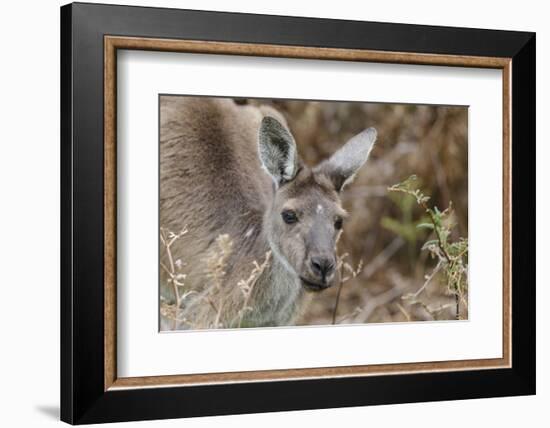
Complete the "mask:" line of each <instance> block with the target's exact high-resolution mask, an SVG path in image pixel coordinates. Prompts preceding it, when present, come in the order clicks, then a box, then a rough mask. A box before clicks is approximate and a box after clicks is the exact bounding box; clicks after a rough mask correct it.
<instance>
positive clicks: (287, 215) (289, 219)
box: [281, 210, 298, 224]
mask: <svg viewBox="0 0 550 428" xmlns="http://www.w3.org/2000/svg"><path fill="white" fill-rule="evenodd" d="M281 217H283V221H284V222H285V223H286V224H293V223H296V222H297V221H298V217H297V216H296V213H295V212H294V211H292V210H284V211H283V212H282V213H281Z"/></svg>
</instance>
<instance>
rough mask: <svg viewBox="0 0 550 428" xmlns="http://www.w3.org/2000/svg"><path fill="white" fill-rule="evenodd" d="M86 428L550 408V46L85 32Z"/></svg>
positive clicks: (78, 340) (73, 167) (66, 161)
mask: <svg viewBox="0 0 550 428" xmlns="http://www.w3.org/2000/svg"><path fill="white" fill-rule="evenodd" d="M61 106H62V109H61V131H62V134H61V168H62V169H61V195H62V198H61V199H62V206H61V213H62V218H61V222H62V228H61V229H62V234H61V244H62V245H61V247H62V257H61V259H62V262H61V273H62V275H61V276H62V282H61V418H62V420H63V421H66V422H69V423H71V424H84V423H98V422H116V421H129V420H144V419H163V418H178V417H189V416H201V415H222V414H231V413H233V414H235V413H249V412H269V411H281V410H298V409H314V408H327V407H344V406H362V405H372V404H389V403H406V402H416V401H435V400H451V399H465V398H478V397H496V396H510V395H527V394H534V393H535V258H534V254H535V221H534V220H535V219H534V217H535V214H534V213H535V209H534V208H535V194H534V192H535V169H534V168H535V162H534V159H535V35H534V34H533V33H526V32H510V31H495V30H481V29H466V28H447V27H433V26H429V27H428V26H417V25H406V24H390V23H373V22H354V21H338V20H326V19H312V18H293V17H282V16H266V15H248V14H233V13H219V12H205V11H191V10H176V9H157V8H141V7H128V6H112V5H111V6H108V5H92V4H78V3H76V4H70V5H67V6H63V7H62V8H61Z"/></svg>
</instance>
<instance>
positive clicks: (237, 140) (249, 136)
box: [160, 96, 376, 328]
mask: <svg viewBox="0 0 550 428" xmlns="http://www.w3.org/2000/svg"><path fill="white" fill-rule="evenodd" d="M375 140H376V131H375V130H374V128H368V129H366V130H364V131H363V132H361V133H359V134H358V135H356V136H355V137H353V138H351V139H350V140H349V141H348V142H347V143H346V144H345V145H344V146H342V147H341V148H340V149H339V150H338V151H336V152H335V153H334V154H333V155H332V156H331V157H330V158H329V159H327V160H325V161H323V162H321V163H320V164H319V165H317V166H315V167H313V168H311V167H309V166H307V165H305V164H304V163H303V162H302V161H301V160H300V158H299V155H298V151H297V146H296V142H295V140H294V137H293V136H292V134H291V132H290V130H289V128H288V126H287V124H286V121H285V119H284V118H283V116H282V115H281V114H280V113H279V112H278V111H276V110H275V109H273V108H271V107H267V106H260V107H257V106H252V105H238V104H237V103H235V102H234V101H233V100H231V99H222V98H204V97H186V96H162V97H161V101H160V224H161V226H163V227H165V228H166V229H168V230H172V231H179V230H181V229H182V228H184V227H185V228H186V229H187V234H186V235H185V236H183V237H182V238H181V239H178V240H176V241H174V244H173V247H172V253H173V254H174V257H176V258H178V259H180V260H181V261H183V263H184V267H183V270H182V271H184V272H185V274H186V277H185V288H186V289H189V290H194V291H195V292H194V295H190V296H189V298H187V300H186V302H187V303H185V302H184V303H183V304H182V306H181V310H182V313H183V318H185V319H186V320H187V321H189V322H190V324H191V325H192V326H193V328H212V327H216V326H223V327H239V326H246V327H262V326H281V325H289V324H292V322H293V319H294V318H295V316H296V314H297V313H298V312H299V308H300V305H301V303H302V301H303V300H304V299H303V297H304V294H305V292H308V291H309V292H319V291H321V290H324V289H326V288H328V287H330V286H331V285H333V284H334V283H336V282H337V281H338V278H337V277H338V272H337V270H338V269H336V267H337V259H336V242H337V239H338V236H339V234H340V233H341V229H342V226H343V221H344V219H345V218H346V215H347V214H346V212H345V211H344V209H343V208H342V206H341V202H340V196H339V195H340V192H341V191H342V190H343V189H344V188H345V186H346V185H347V184H348V183H350V182H351V181H352V180H353V177H354V176H355V174H356V173H357V171H358V170H359V168H360V167H361V166H362V165H363V164H364V163H365V162H366V160H367V158H368V156H369V154H370V152H371V149H372V147H373V145H374V142H375ZM221 235H228V236H229V238H230V240H231V243H232V246H231V251H230V253H229V255H228V258H227V260H226V263H225V267H224V272H223V283H222V285H221V286H219V287H218V289H216V290H215V293H214V294H211V296H212V300H214V301H210V302H209V303H207V302H204V301H200V296H201V293H204V290H205V287H206V286H207V285H206V284H207V283H208V278H207V272H208V266H207V264H208V263H207V260H208V254H209V253H210V252H211V251H212V250H213V249H214V248H215V246H216V245H217V242H218V241H217V239H218V237H220V236H221ZM267 258H269V260H268V262H269V263H266V267H265V268H264V269H263V270H261V272H260V273H259V276H258V277H257V278H256V280H255V281H254V284H253V287H252V288H251V290H249V296H248V297H247V303H246V305H247V307H248V310H247V311H246V313H244V314H243V312H242V308H243V290H242V289H241V287H239V286H238V285H237V284H239V281H241V280H243V279H246V278H248V277H249V276H250V274H251V271H252V269H253V267H254V261H256V262H257V263H259V264H261V263H262V262H265V261H266V259H267ZM161 272H162V270H161ZM166 279H167V278H166V275H163V274H162V273H161V296H163V298H164V299H166V300H168V301H171V302H173V301H174V299H175V297H174V292H173V287H172V286H170V285H168V281H167V280H166ZM193 302H195V303H193ZM236 320H239V322H237V321H236ZM179 328H185V326H182V327H179Z"/></svg>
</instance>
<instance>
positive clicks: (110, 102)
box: [104, 35, 512, 391]
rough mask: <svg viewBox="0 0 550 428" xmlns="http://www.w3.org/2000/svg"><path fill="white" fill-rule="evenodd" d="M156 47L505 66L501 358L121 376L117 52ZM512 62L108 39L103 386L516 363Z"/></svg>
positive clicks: (390, 372)
mask: <svg viewBox="0 0 550 428" xmlns="http://www.w3.org/2000/svg"><path fill="white" fill-rule="evenodd" d="M117 49H131V50H152V51H169V52H186V53H204V54H219V55H223V54H225V55H245V56H246V55H249V56H264V57H283V58H297V59H299V58H301V59H323V60H338V61H368V62H380V63H394V64H395V63H397V64H417V65H440V66H456V67H476V68H496V69H502V71H503V185H504V186H503V356H502V358H495V359H476V360H458V361H437V362H423V363H402V364H380V365H363V366H343V367H322V368H306V369H281V370H262V371H246V372H226V373H206V374H189V375H170V376H147V377H130V378H117V376H116V370H117V368H116V60H117V59H116V51H117ZM511 64H512V60H511V58H501V57H477V56H462V55H439V54H419V53H408V52H385V51H384V52H382V51H372V50H361V49H337V48H321V47H304V46H289V45H267V44H252V43H233V42H213V41H197V40H174V39H159V38H143V37H121V36H108V35H106V36H104V122H105V123H104V168H105V169H104V204H105V206H104V215H105V220H104V239H105V243H104V281H105V284H104V328H105V331H104V353H105V355H104V390H105V391H107V390H118V389H129V388H154V387H168V386H195V385H205V384H223V383H243V382H262V381H290V380H299V379H314V378H339V377H360V376H373V375H383V374H384V375H395V374H408V373H423V372H442V371H465V370H481V369H484V370H486V369H499V368H510V367H511V362H512V355H511V349H512V343H511V341H512V333H511V328H512V319H511V316H512V311H511V273H512V270H511V269H512V266H511V261H512V259H511V239H512V235H511V219H512V217H511V211H512V206H511V185H512V171H511V122H512V121H511V113H512V110H511V105H512V102H511V82H512V66H511Z"/></svg>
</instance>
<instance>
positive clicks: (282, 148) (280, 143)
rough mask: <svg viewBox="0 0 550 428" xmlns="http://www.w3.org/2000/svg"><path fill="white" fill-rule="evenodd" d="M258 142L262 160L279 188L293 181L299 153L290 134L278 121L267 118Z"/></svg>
mask: <svg viewBox="0 0 550 428" xmlns="http://www.w3.org/2000/svg"><path fill="white" fill-rule="evenodd" d="M258 140H259V144H258V149H259V154H260V160H261V161H262V164H263V166H264V168H265V169H266V171H267V172H268V173H269V174H270V175H271V176H272V177H273V180H274V181H275V183H276V184H277V186H279V185H281V184H283V183H285V182H287V181H290V180H292V179H293V178H294V176H295V175H296V171H297V170H298V153H297V149H296V143H295V142H294V137H292V135H291V134H290V132H288V130H287V129H286V128H285V127H284V126H283V125H281V123H279V121H278V120H277V119H275V118H274V117H271V116H266V117H264V118H263V119H262V123H261V125H260V132H259V138H258Z"/></svg>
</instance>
